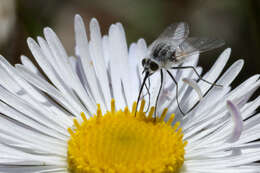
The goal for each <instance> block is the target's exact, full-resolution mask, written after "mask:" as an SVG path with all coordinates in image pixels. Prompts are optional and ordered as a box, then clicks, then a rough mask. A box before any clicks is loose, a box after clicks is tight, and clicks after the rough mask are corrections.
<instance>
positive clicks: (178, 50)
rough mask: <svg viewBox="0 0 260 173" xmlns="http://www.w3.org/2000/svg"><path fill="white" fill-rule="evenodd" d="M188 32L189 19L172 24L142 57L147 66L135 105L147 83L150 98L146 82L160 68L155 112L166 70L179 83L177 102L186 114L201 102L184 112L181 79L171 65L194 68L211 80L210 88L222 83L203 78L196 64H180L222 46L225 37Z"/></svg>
mask: <svg viewBox="0 0 260 173" xmlns="http://www.w3.org/2000/svg"><path fill="white" fill-rule="evenodd" d="M188 35H189V26H188V24H187V23H184V22H180V23H175V24H171V25H170V26H168V27H167V28H166V29H165V30H164V31H163V32H162V33H161V34H160V35H159V37H158V38H157V39H156V40H155V41H154V42H153V43H152V44H151V45H150V46H149V47H148V56H147V57H146V58H144V59H143V60H142V66H143V69H144V70H143V74H144V78H143V81H142V84H141V88H140V91H139V94H138V98H137V106H136V108H137V107H138V103H139V101H140V97H141V93H142V90H143V88H144V86H145V87H146V89H147V91H148V94H149V99H150V93H149V89H148V87H147V85H146V80H147V79H148V80H149V76H151V75H152V74H154V73H156V72H157V71H158V72H160V76H161V84H160V88H159V93H158V95H157V98H156V103H155V116H156V107H157V104H158V100H159V96H160V92H161V90H162V85H163V80H164V79H163V73H164V72H165V71H166V72H167V74H168V75H169V76H170V78H171V79H172V81H173V82H174V83H175V85H176V100H177V105H178V109H179V110H180V112H181V113H182V114H183V115H185V114H187V113H189V112H190V111H191V110H192V109H193V108H194V107H195V106H196V105H197V104H198V102H197V104H195V105H194V106H193V107H192V108H191V109H190V110H189V111H188V112H186V113H184V112H183V111H182V109H181V107H180V105H179V100H178V83H177V81H176V79H175V78H174V76H173V75H172V74H171V72H170V71H169V70H170V69H192V70H193V71H194V72H195V74H196V75H197V76H198V78H199V80H202V81H204V82H206V83H208V84H210V85H211V88H212V87H213V86H221V85H217V84H216V83H211V82H209V81H207V80H204V79H203V78H202V77H201V76H200V75H199V73H198V72H197V71H196V69H195V68H194V67H193V66H181V65H182V63H183V62H184V61H185V60H188V57H190V56H191V55H194V54H198V53H202V52H206V51H209V50H212V49H215V48H218V47H221V46H223V45H224V44H225V42H224V41H223V40H218V39H208V38H196V37H188ZM149 83H150V80H149ZM206 94H207V93H206ZM149 104H150V100H149ZM149 106H150V105H149ZM149 106H148V108H149Z"/></svg>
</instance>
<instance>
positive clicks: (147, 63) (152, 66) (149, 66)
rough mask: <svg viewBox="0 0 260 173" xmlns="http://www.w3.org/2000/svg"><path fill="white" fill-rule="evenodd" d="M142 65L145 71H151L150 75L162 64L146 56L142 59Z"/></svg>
mask: <svg viewBox="0 0 260 173" xmlns="http://www.w3.org/2000/svg"><path fill="white" fill-rule="evenodd" d="M142 66H143V68H144V71H143V72H144V73H147V72H148V73H149V74H150V75H151V74H153V73H154V72H156V71H157V70H159V68H160V66H159V64H158V63H157V62H155V61H153V60H151V59H150V58H144V59H143V60H142Z"/></svg>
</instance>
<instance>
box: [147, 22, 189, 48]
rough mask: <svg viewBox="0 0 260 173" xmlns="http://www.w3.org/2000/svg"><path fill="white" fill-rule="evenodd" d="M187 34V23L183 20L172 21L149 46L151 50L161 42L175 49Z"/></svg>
mask: <svg viewBox="0 0 260 173" xmlns="http://www.w3.org/2000/svg"><path fill="white" fill-rule="evenodd" d="M188 35H189V25H188V24H187V23H185V22H179V23H174V24H171V25H170V26H168V27H167V28H166V29H165V30H164V31H163V32H162V33H161V34H160V35H159V37H158V38H157V39H156V40H155V41H154V42H153V43H152V44H151V45H150V46H149V49H150V50H151V51H153V50H154V49H156V47H158V45H161V44H167V45H170V46H171V49H172V50H175V49H176V47H178V46H179V45H180V44H181V43H182V42H183V41H184V40H185V39H186V38H187V37H188Z"/></svg>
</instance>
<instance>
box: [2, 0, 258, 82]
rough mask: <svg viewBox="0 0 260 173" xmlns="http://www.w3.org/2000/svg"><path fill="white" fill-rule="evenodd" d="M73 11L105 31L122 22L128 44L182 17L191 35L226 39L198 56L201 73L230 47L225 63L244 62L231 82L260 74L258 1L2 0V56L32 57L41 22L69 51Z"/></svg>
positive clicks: (15, 59) (153, 34) (14, 58)
mask: <svg viewBox="0 0 260 173" xmlns="http://www.w3.org/2000/svg"><path fill="white" fill-rule="evenodd" d="M76 13H78V14H80V15H81V16H82V17H83V18H84V21H85V22H86V24H87V22H88V21H89V19H90V18H92V17H96V18H97V19H98V20H99V22H100V25H101V27H102V32H103V33H107V30H108V27H109V25H110V24H112V23H115V22H118V21H120V22H121V23H122V24H123V25H124V27H125V30H126V34H127V41H128V43H131V42H133V41H136V40H137V39H139V38H140V37H142V38H144V39H145V40H146V41H147V42H148V44H149V43H151V42H152V41H153V40H154V39H155V38H156V37H157V36H158V34H159V33H160V32H162V30H163V29H164V28H165V27H166V26H167V25H169V24H171V23H174V22H178V21H186V22H188V23H189V24H190V26H191V35H192V36H201V37H203V36H204V37H213V38H221V39H224V40H225V41H226V46H225V47H223V48H219V49H217V50H214V51H211V52H209V53H205V54H203V55H201V57H202V58H201V59H200V65H201V66H202V67H203V68H204V69H205V70H204V71H206V70H207V69H209V67H210V66H211V65H212V64H213V63H214V61H215V59H216V58H217V56H218V55H219V54H220V53H221V51H223V50H224V49H225V48H226V47H231V48H232V54H231V59H230V60H229V65H230V64H231V63H233V62H234V61H236V60H237V59H239V58H243V59H245V60H246V61H245V66H244V68H243V71H242V73H241V74H240V76H239V79H236V81H235V82H234V84H233V85H234V86H236V85H237V84H238V83H241V82H242V81H244V80H245V79H247V78H248V77H249V76H252V75H253V74H256V73H259V72H260V70H259V68H260V1H259V0H246V1H245V0H210V1H209V0H142V1H141V0H37V1H36V0H0V54H2V55H3V56H5V57H6V58H7V59H8V60H9V61H10V62H11V63H12V64H15V63H19V56H20V55H21V54H25V55H28V56H29V57H31V53H30V52H29V49H28V47H27V45H26V38H27V37H28V36H31V37H34V38H35V37H36V36H37V35H42V30H43V27H45V26H50V27H52V28H53V29H54V30H55V31H56V32H57V34H58V35H59V36H60V38H61V40H62V42H63V44H64V46H65V48H66V49H67V50H68V52H69V53H70V54H73V50H74V31H73V18H74V15H75V14H76ZM140 58H141V57H140Z"/></svg>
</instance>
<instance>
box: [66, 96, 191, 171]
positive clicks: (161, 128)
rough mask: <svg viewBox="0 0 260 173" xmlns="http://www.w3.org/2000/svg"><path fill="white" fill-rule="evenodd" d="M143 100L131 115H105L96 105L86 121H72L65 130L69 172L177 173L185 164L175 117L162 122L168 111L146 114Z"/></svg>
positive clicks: (113, 109) (122, 113) (123, 113)
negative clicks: (155, 115) (95, 109)
mask: <svg viewBox="0 0 260 173" xmlns="http://www.w3.org/2000/svg"><path fill="white" fill-rule="evenodd" d="M144 105H145V102H144V101H142V103H141V106H140V109H139V111H138V112H137V113H136V114H135V108H136V103H134V104H133V108H132V111H131V112H130V111H129V110H128V108H127V107H126V108H125V110H124V111H122V110H119V111H116V110H115V102H114V100H112V101H111V111H108V112H106V113H105V114H104V115H102V113H101V109H100V106H99V105H98V110H97V114H96V115H95V116H94V117H91V118H89V119H87V118H86V116H85V115H84V113H82V115H81V116H82V120H83V121H82V122H81V123H79V122H78V121H77V120H75V121H74V127H73V128H70V129H68V131H69V133H70V135H71V138H70V140H69V141H68V158H67V160H68V169H69V172H71V173H89V172H91V173H146V172H151V173H152V172H153V173H161V172H169V173H170V172H171V173H176V172H178V170H179V168H181V166H182V165H183V162H184V153H185V150H184V147H185V145H186V144H187V142H186V141H183V140H182V137H183V134H182V132H181V128H179V122H177V123H176V124H175V125H174V126H172V121H173V119H174V115H172V116H171V117H170V118H169V120H168V121H164V119H165V116H166V113H167V109H165V110H164V111H163V113H162V115H161V116H160V118H156V119H155V118H152V115H153V113H154V107H152V108H151V110H150V112H149V114H148V115H146V114H145V112H144V111H143V109H144Z"/></svg>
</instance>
